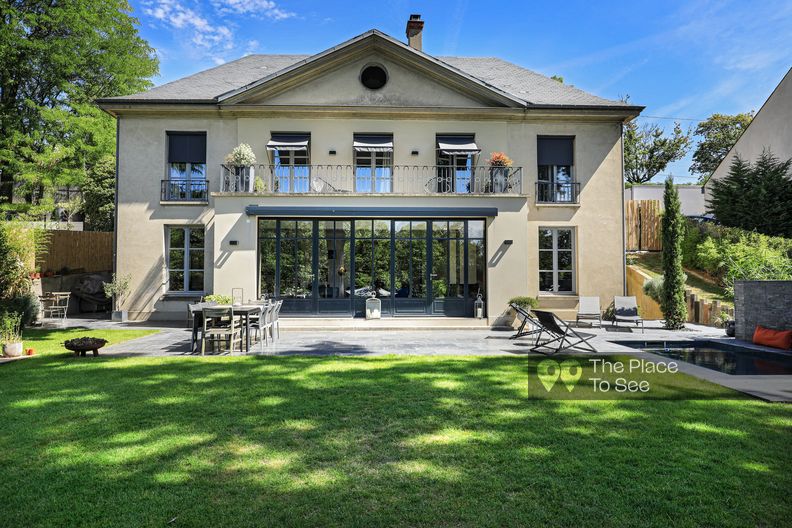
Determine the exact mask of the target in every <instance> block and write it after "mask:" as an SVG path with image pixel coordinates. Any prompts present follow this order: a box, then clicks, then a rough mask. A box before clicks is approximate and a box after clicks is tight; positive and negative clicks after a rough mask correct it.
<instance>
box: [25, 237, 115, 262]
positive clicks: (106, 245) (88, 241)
mask: <svg viewBox="0 0 792 528" xmlns="http://www.w3.org/2000/svg"><path fill="white" fill-rule="evenodd" d="M47 236H48V237H49V242H48V243H47V246H46V249H45V250H42V251H41V253H40V254H38V255H36V263H37V266H38V269H40V270H41V271H42V272H55V273H58V272H60V271H61V270H63V269H64V268H68V269H69V270H70V271H77V270H79V271H85V272H89V273H92V272H96V271H112V269H113V233H107V232H100V231H60V230H58V231H48V233H47Z"/></svg>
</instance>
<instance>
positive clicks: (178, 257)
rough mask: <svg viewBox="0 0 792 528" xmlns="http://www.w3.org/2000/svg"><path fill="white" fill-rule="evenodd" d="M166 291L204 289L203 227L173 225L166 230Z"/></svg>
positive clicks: (184, 291) (192, 291)
mask: <svg viewBox="0 0 792 528" xmlns="http://www.w3.org/2000/svg"><path fill="white" fill-rule="evenodd" d="M166 241H167V246H168V247H167V251H166V255H167V268H168V291H171V292H183V293H199V292H203V291H204V229H203V227H186V226H173V227H168V228H167V232H166Z"/></svg>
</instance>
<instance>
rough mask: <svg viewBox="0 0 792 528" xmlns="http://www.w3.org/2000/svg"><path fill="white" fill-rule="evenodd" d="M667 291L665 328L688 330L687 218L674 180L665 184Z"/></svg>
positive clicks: (662, 306) (664, 294) (663, 304)
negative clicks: (684, 242)
mask: <svg viewBox="0 0 792 528" xmlns="http://www.w3.org/2000/svg"><path fill="white" fill-rule="evenodd" d="M663 206H664V209H665V212H664V213H663V290H662V298H661V302H660V309H661V310H662V312H663V317H664V318H665V327H666V328H667V329H669V330H679V329H680V328H684V327H685V321H686V320H687V305H686V304H685V272H684V271H683V269H682V239H683V238H684V237H685V219H684V217H683V216H682V211H681V206H680V203H679V193H678V192H677V188H676V187H675V186H674V180H673V178H668V179H666V181H665V192H664V193H663Z"/></svg>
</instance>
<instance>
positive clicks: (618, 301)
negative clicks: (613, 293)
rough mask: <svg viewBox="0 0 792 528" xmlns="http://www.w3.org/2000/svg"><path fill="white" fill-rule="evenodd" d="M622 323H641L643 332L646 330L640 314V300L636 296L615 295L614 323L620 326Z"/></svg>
mask: <svg viewBox="0 0 792 528" xmlns="http://www.w3.org/2000/svg"><path fill="white" fill-rule="evenodd" d="M619 321H621V322H622V323H635V326H636V327H638V325H639V324H640V325H641V333H643V331H644V320H643V319H642V318H641V316H640V315H638V301H637V300H636V299H635V296H629V297H614V298H613V324H614V325H615V326H619Z"/></svg>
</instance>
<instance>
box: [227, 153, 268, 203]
mask: <svg viewBox="0 0 792 528" xmlns="http://www.w3.org/2000/svg"><path fill="white" fill-rule="evenodd" d="M255 163H256V155H255V154H254V153H253V149H252V148H250V145H248V144H247V143H240V144H239V146H237V147H234V149H233V150H232V151H231V152H229V153H228V155H227V156H226V157H225V164H226V165H227V166H228V170H229V171H230V173H231V175H232V176H233V182H226V186H225V188H226V190H228V191H247V192H252V191H253V189H254V185H255V170H254V169H253V165H255ZM262 183H263V182H262Z"/></svg>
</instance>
